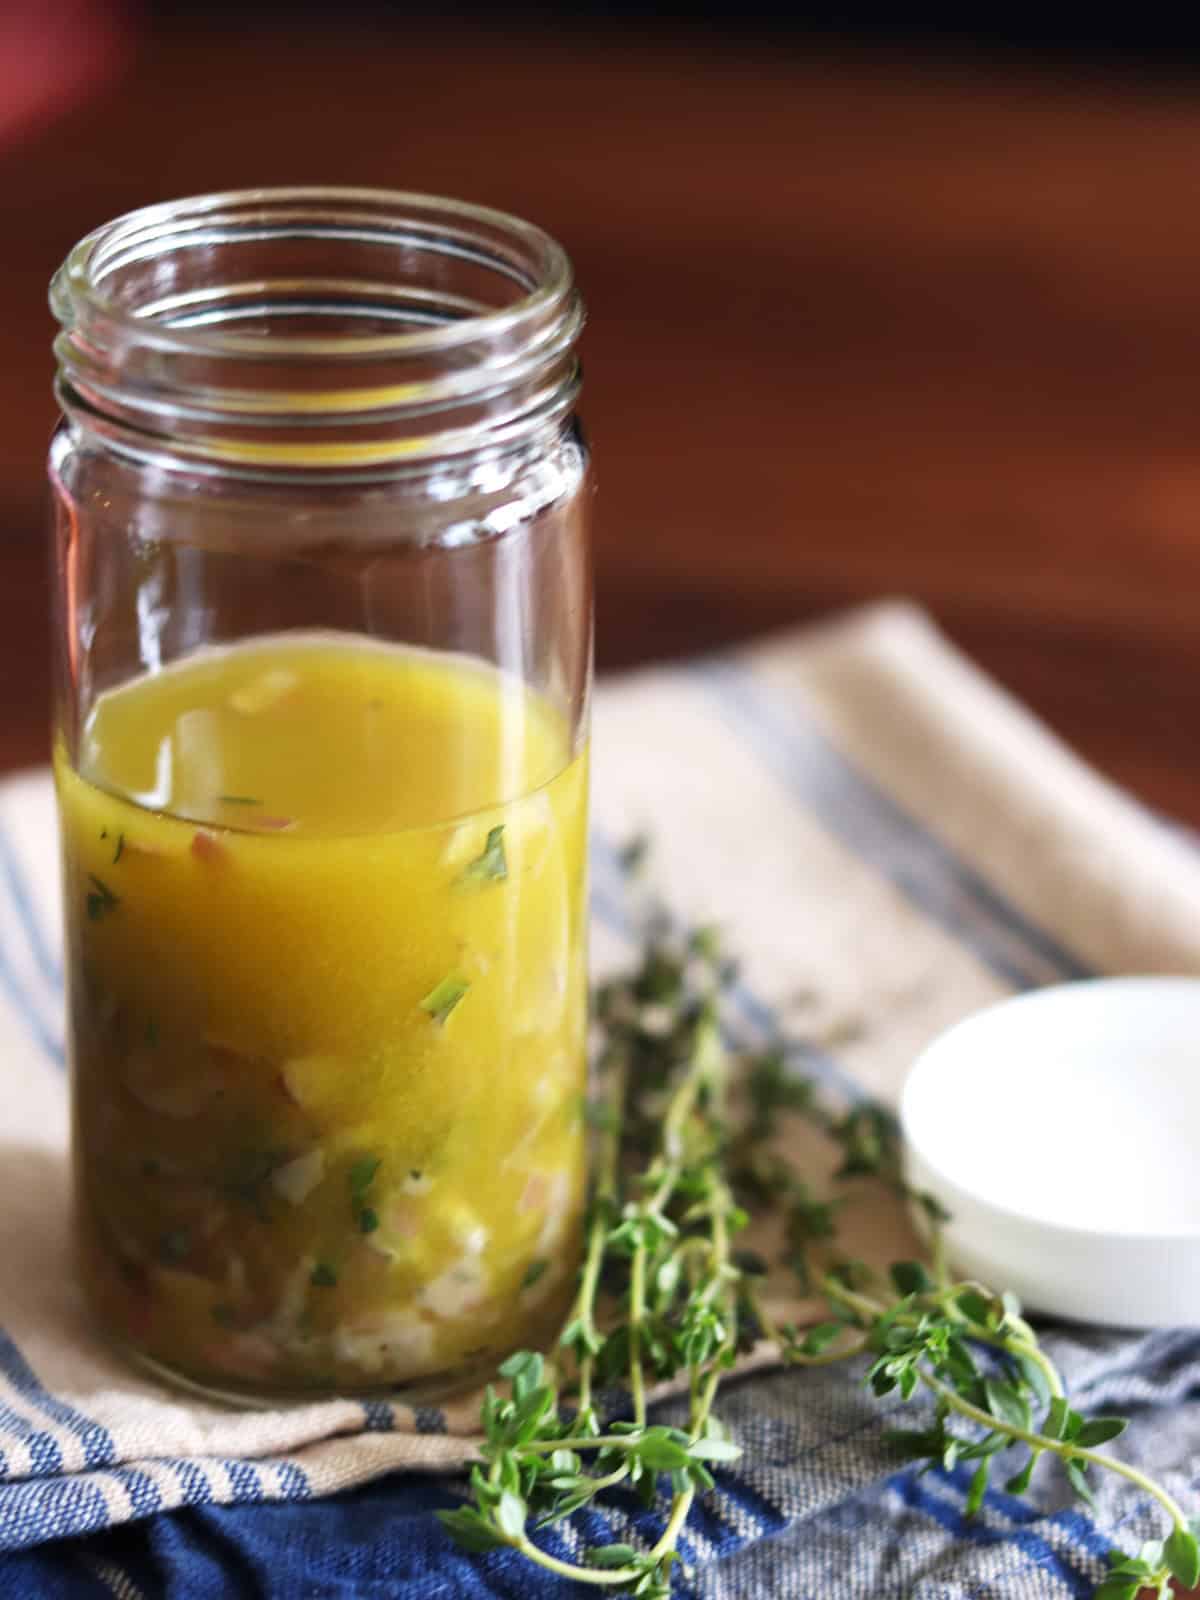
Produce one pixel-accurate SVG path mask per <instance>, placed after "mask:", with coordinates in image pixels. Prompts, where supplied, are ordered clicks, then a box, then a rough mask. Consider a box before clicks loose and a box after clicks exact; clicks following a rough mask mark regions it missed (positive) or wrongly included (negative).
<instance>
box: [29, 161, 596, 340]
mask: <svg viewBox="0 0 1200 1600" xmlns="http://www.w3.org/2000/svg"><path fill="white" fill-rule="evenodd" d="M278 205H298V206H311V207H324V208H334V209H337V210H339V211H340V210H341V208H343V207H356V206H367V207H375V208H376V216H375V218H374V219H373V220H376V221H378V220H380V218H382V217H384V216H386V215H389V214H392V215H396V216H399V215H403V214H407V215H408V219H409V220H410V221H411V219H412V216H413V214H414V213H419V214H421V215H422V216H423V217H425V218H428V219H429V220H433V219H434V218H435V217H439V216H440V217H442V218H443V219H445V220H446V221H448V222H450V223H451V224H453V223H459V224H465V225H470V224H475V225H476V226H482V227H489V228H493V229H495V230H496V231H497V232H499V233H501V234H505V235H507V236H508V237H509V238H510V239H511V240H512V242H513V243H514V244H517V245H522V246H524V247H525V248H526V249H528V250H529V251H530V253H531V255H532V256H533V258H534V259H535V260H536V261H537V262H538V264H539V267H540V274H539V277H538V279H537V281H536V282H534V283H533V284H532V286H530V287H529V288H528V289H527V292H526V293H525V294H524V295H523V296H521V297H520V298H518V299H516V300H514V301H513V303H512V304H511V305H508V306H504V307H501V308H498V309H496V310H488V311H481V312H475V313H469V314H468V315H466V316H463V317H460V318H458V319H456V320H455V321H452V322H443V323H439V324H437V325H436V326H430V327H427V328H419V329H411V328H410V329H406V330H405V331H404V332H402V333H373V334H368V335H353V336H351V335H342V336H333V337H329V336H324V337H322V338H320V339H313V338H311V337H307V338H306V337H304V336H297V335H293V334H283V335H279V334H244V333H240V334H239V333H231V332H230V331H229V330H228V329H224V328H220V327H202V328H195V327H193V328H187V329H182V328H178V327H171V326H165V325H164V324H162V323H161V322H156V321H151V320H150V319H148V318H146V317H144V316H139V315H138V314H137V312H136V311H130V310H128V309H126V308H125V307H124V306H122V305H120V304H119V303H118V302H117V301H116V300H115V298H114V297H113V296H112V295H111V294H110V293H107V292H106V291H105V289H104V287H103V278H101V280H100V281H99V282H98V281H97V269H103V271H104V276H107V275H108V274H109V273H111V272H112V271H113V270H115V267H116V266H117V265H120V264H125V263H126V262H127V261H128V260H129V259H132V258H131V257H130V256H128V255H126V256H125V257H124V259H122V257H121V256H120V254H119V252H120V251H122V250H125V251H128V250H129V249H131V248H133V249H136V248H137V247H139V246H140V247H141V249H142V250H143V251H146V250H148V249H149V248H150V247H151V246H154V245H158V246H159V247H160V248H161V249H164V250H165V249H170V248H172V247H178V246H179V245H181V244H183V243H185V242H186V238H187V229H188V227H189V226H191V225H203V224H204V223H205V222H209V223H211V222H215V221H217V220H218V219H220V218H221V217H222V216H223V215H225V214H227V213H229V212H230V211H234V212H236V213H237V214H239V215H240V216H242V217H243V218H244V219H250V218H252V216H253V210H251V209H249V208H260V209H262V208H271V207H274V206H278ZM343 220H353V213H352V214H351V215H350V216H343ZM362 220H364V221H366V220H368V219H367V218H365V217H364V218H363V219H362ZM515 281H518V282H519V281H520V280H519V279H515ZM573 292H574V275H573V273H572V270H571V263H570V258H569V257H568V255H567V253H566V251H565V250H564V249H563V248H562V246H561V245H560V244H558V243H557V241H556V240H555V239H553V238H552V237H551V235H550V234H548V233H546V232H545V230H544V229H542V228H539V227H537V226H536V225H535V224H534V223H530V222H526V221H524V220H523V219H522V218H520V217H518V216H516V215H514V214H512V213H510V212H506V211H500V210H496V209H494V208H492V207H490V206H482V205H477V204H475V203H473V202H470V201H465V200H454V199H450V198H446V197H443V196H440V195H434V194H428V193H423V192H421V191H418V190H406V189H377V188H370V187H347V186H338V185H290V186H285V187H269V188H258V189H229V190H221V191H217V192H214V193H211V194H203V195H193V196H188V197H186V198H184V199H179V200H167V201H161V202H158V203H155V204H152V205H147V206H140V207H138V208H137V209H135V210H133V211H127V212H125V213H123V214H122V215H121V216H118V217H114V218H112V219H111V220H110V221H108V222H105V223H102V224H101V225H100V226H99V227H97V228H94V229H92V231H91V232H90V233H87V234H85V235H84V237H83V238H82V239H80V240H79V242H78V243H77V244H76V245H74V246H73V247H72V249H71V250H70V251H69V252H68V254H67V256H66V259H65V260H64V261H63V263H62V265H61V267H60V268H59V269H58V271H57V272H56V273H55V274H54V277H53V279H52V281H51V289H50V304H51V309H52V310H53V311H54V314H55V317H56V318H57V320H58V321H59V323H60V324H61V325H62V326H63V327H69V326H70V325H71V323H72V322H73V321H74V320H75V318H76V317H77V316H78V314H79V313H80V312H85V313H90V314H91V315H93V316H99V317H101V318H102V319H103V320H104V321H105V322H106V323H107V324H108V325H109V326H110V327H111V328H113V329H114V330H116V331H118V332H120V333H124V334H125V335H126V336H128V337H129V338H131V339H133V340H136V342H137V343H138V344H139V345H140V346H141V347H143V348H146V349H151V350H158V351H161V352H163V353H169V354H176V355H195V356H208V357H212V356H221V355H228V356H233V357H251V358H252V357H254V356H263V357H269V358H270V359H271V360H278V359H280V358H286V357H288V356H289V355H294V356H297V357H301V358H304V359H308V358H311V357H313V356H322V357H327V358H337V357H345V356H385V357H386V356H396V357H409V356H421V355H425V354H429V355H436V354H438V353H439V352H442V351H448V350H452V349H453V348H454V347H455V346H458V345H462V344H466V343H470V342H472V341H475V340H479V339H500V338H511V337H512V336H514V335H515V336H517V337H519V336H520V334H521V331H522V329H523V328H525V327H526V326H528V325H530V324H536V323H537V322H539V321H540V320H541V319H543V318H544V317H546V316H547V315H548V314H553V312H554V310H555V309H557V307H559V306H563V307H565V306H566V304H567V303H568V302H569V300H570V298H571V296H572V294H573Z"/></svg>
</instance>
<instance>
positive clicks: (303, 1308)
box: [56, 635, 586, 1395]
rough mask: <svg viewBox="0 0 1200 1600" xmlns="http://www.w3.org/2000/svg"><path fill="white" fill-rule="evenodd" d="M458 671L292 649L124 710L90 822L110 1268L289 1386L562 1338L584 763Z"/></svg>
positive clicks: (89, 1029) (119, 1314)
mask: <svg viewBox="0 0 1200 1600" xmlns="http://www.w3.org/2000/svg"><path fill="white" fill-rule="evenodd" d="M566 745H567V736H566V733H565V731H564V729H563V726H562V724H561V722H560V721H559V719H558V718H557V716H556V715H555V714H554V712H553V711H552V710H551V709H550V708H549V707H548V706H547V705H546V704H545V703H543V702H542V701H540V700H538V699H537V698H536V697H534V696H533V695H531V694H530V693H529V692H528V691H526V690H524V689H521V688H519V687H517V686H515V685H514V684H513V683H512V682H511V681H509V680H506V679H502V678H501V677H500V675H498V674H496V673H495V672H493V671H491V670H490V669H488V668H486V667H484V666H482V665H480V664H474V663H471V662H468V661H464V660H461V659H459V658H455V657H445V656H441V657H439V656H435V655H433V654H431V653H425V652H418V651H406V650H401V649H398V648H393V647H384V646H370V645H363V644H360V643H351V642H348V641H341V640H339V639H337V638H336V636H304V635H300V636H289V637H288V638H287V639H286V640H285V639H283V638H282V637H281V638H277V639H273V640H265V641H262V642H259V643H256V644H254V645H244V646H239V647H237V648H235V649H230V650H227V651H222V652H215V651H214V652H207V653H204V654H201V655H198V656H195V657H193V658H191V659H189V660H188V661H186V662H184V663H182V664H180V665H177V666H175V667H172V668H170V669H168V670H167V671H165V672H162V673H159V674H157V675H156V676H154V677H151V678H146V679H141V680H138V681H136V682H135V683H133V684H130V685H128V686H126V687H124V688H121V689H119V690H116V691H113V692H111V693H109V694H108V695H106V696H104V697H103V698H102V699H101V700H100V701H99V702H98V703H97V705H96V707H95V709H94V711H93V713H92V715H91V717H90V719H89V721H88V723H87V725H86V727H85V729H84V731H83V734H82V738H81V745H80V752H79V763H78V770H75V769H73V768H72V766H71V765H70V763H69V762H68V760H67V758H66V754H65V751H64V750H63V749H62V748H61V747H60V748H59V750H58V752H57V755H56V769H57V779H58V785H59V791H60V799H61V808H62V816H63V830H64V858H65V869H66V870H65V883H66V897H67V898H66V909H67V927H68V951H69V962H70V978H71V982H70V993H71V1019H70V1020H71V1036H72V1052H73V1060H74V1070H75V1074H76V1084H77V1116H76V1138H75V1158H76V1172H77V1187H78V1195H79V1213H80V1219H81V1231H82V1243H83V1251H82V1263H83V1273H84V1278H85V1282H86V1286H87V1289H88V1293H89V1296H90V1298H91V1300H92V1303H93V1306H94V1308H95V1310H96V1312H97V1314H98V1316H99V1317H100V1319H101V1321H102V1322H103V1324H104V1325H105V1327H106V1328H107V1330H108V1331H109V1332H110V1334H111V1335H113V1336H114V1337H116V1338H117V1339H119V1340H120V1341H121V1342H122V1343H123V1344H125V1345H126V1346H127V1347H129V1348H130V1349H132V1350H133V1351H134V1352H135V1353H137V1354H139V1355H141V1356H143V1357H145V1358H147V1359H149V1360H151V1361H153V1362H155V1363H157V1364H158V1365H160V1366H162V1367H165V1368H167V1369H169V1370H170V1371H172V1372H175V1373H177V1374H180V1375H182V1376H184V1377H186V1378H188V1379H190V1380H192V1381H195V1382H199V1383H201V1384H209V1385H212V1386H214V1387H219V1388H221V1389H229V1390H238V1389H242V1390H245V1391H247V1392H253V1393H259V1394H264V1395H270V1394H283V1393H289V1392H306V1391H307V1392H312V1391H314V1390H328V1389H331V1388H337V1389H342V1390H350V1391H354V1390H359V1391H363V1390H372V1389H378V1388H388V1387H393V1386H396V1385H402V1384H417V1385H423V1386H426V1387H428V1386H429V1385H430V1384H433V1385H438V1384H441V1383H444V1382H447V1381H452V1380H453V1378H454V1377H455V1376H456V1374H458V1373H460V1372H462V1371H463V1370H464V1369H465V1368H467V1367H468V1366H472V1367H474V1366H477V1365H480V1364H483V1363H486V1361H487V1360H488V1359H489V1358H496V1357H499V1356H501V1355H503V1353H504V1352H506V1351H508V1350H511V1349H512V1348H514V1346H517V1345H520V1344H525V1343H529V1342H531V1341H532V1340H534V1339H536V1338H538V1337H540V1336H543V1335H544V1334H545V1333H546V1332H547V1331H548V1329H549V1328H550V1326H551V1325H552V1324H553V1323H554V1321H555V1319H556V1317H557V1316H558V1315H559V1314H560V1313H561V1311H562V1309H563V1300H564V1297H565V1296H566V1295H568V1294H569V1292H570V1287H571V1281H572V1277H573V1268H574V1265H575V1261H576V1259H577V1249H578V1233H579V1217H580V1211H581V1206H582V1196H583V1184H584V1165H583V1163H584V1153H583V1130H582V1124H581V1119H580V1118H579V1116H578V1106H579V1103H580V1096H581V1093H582V1090H583V1086H584V1048H585V1012H586V997H585V983H586V978H585V962H584V954H585V952H584V926H585V923H584V918H585V904H584V892H585V837H586V815H585V812H586V757H585V756H577V757H574V758H573V759H572V756H571V753H570V752H569V750H568V749H567V748H566Z"/></svg>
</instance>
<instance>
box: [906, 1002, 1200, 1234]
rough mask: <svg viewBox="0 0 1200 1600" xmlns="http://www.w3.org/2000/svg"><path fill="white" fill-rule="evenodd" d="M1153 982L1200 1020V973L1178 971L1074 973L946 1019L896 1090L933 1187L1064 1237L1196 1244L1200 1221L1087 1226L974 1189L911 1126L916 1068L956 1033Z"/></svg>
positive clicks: (955, 1039)
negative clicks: (1000, 1017) (1191, 1003)
mask: <svg viewBox="0 0 1200 1600" xmlns="http://www.w3.org/2000/svg"><path fill="white" fill-rule="evenodd" d="M1154 988H1169V989H1172V990H1174V991H1176V992H1178V993H1189V992H1190V993H1191V994H1192V995H1193V996H1194V999H1195V1002H1196V1014H1197V1021H1198V1023H1200V977H1188V976H1185V975H1182V974H1178V973H1163V974H1158V973H1149V972H1148V973H1128V974H1123V975H1122V976H1120V977H1095V978H1077V979H1073V980H1072V981H1070V982H1068V983H1055V984H1047V985H1045V986H1044V987H1043V988H1040V989H1029V990H1026V991H1025V992H1023V993H1021V994H1014V995H1006V996H1005V997H1004V998H1003V999H1001V1000H995V1001H992V1002H991V1003H990V1004H988V1005H985V1006H981V1007H980V1008H979V1009H978V1010H977V1011H972V1012H970V1013H969V1014H968V1015H967V1016H965V1017H960V1018H959V1020H958V1021H957V1022H953V1023H951V1024H950V1026H949V1027H948V1028H945V1029H943V1030H942V1032H941V1033H939V1034H937V1035H935V1037H934V1038H932V1039H931V1040H930V1041H929V1043H928V1044H926V1045H925V1046H924V1048H923V1049H922V1050H921V1051H920V1053H919V1054H918V1056H917V1057H916V1059H915V1060H914V1062H913V1064H912V1066H911V1067H910V1068H909V1071H908V1076H907V1077H906V1078H905V1081H904V1087H903V1089H902V1090H901V1093H900V1105H899V1118H900V1127H901V1132H902V1135H903V1141H904V1145H905V1147H906V1151H907V1150H911V1151H913V1152H914V1153H915V1154H916V1155H917V1157H918V1158H919V1159H920V1161H921V1162H922V1164H923V1165H924V1167H925V1168H926V1170H927V1172H928V1173H929V1174H931V1176H932V1181H933V1186H934V1188H935V1189H936V1185H937V1183H938V1182H941V1183H944V1184H945V1185H946V1187H947V1189H950V1190H954V1191H955V1192H957V1193H959V1194H962V1195H965V1196H967V1197H968V1198H969V1199H970V1200H971V1201H972V1203H973V1204H975V1205H977V1206H979V1207H980V1208H981V1209H985V1210H987V1211H989V1212H991V1213H992V1214H993V1215H994V1216H996V1217H1001V1218H1006V1219H1009V1220H1011V1221H1014V1222H1017V1223H1020V1224H1022V1225H1024V1226H1027V1227H1033V1228H1040V1229H1044V1230H1046V1231H1047V1232H1049V1233H1053V1234H1057V1235H1059V1236H1060V1237H1063V1238H1075V1239H1079V1240H1081V1241H1082V1240H1088V1241H1092V1242H1096V1241H1102V1240H1105V1241H1109V1242H1113V1243H1115V1242H1118V1241H1119V1242H1120V1244H1122V1245H1129V1246H1139V1245H1140V1246H1148V1247H1151V1248H1153V1247H1155V1246H1162V1245H1171V1244H1176V1245H1177V1244H1180V1243H1189V1242H1195V1243H1198V1244H1200V1222H1193V1223H1186V1224H1182V1223H1181V1224H1180V1225H1179V1226H1178V1227H1175V1228H1166V1227H1158V1228H1154V1229H1118V1228H1114V1227H1112V1226H1111V1225H1109V1224H1103V1225H1098V1226H1096V1227H1090V1226H1088V1225H1087V1224H1084V1223H1078V1222H1059V1221H1055V1220H1053V1219H1052V1218H1048V1217H1046V1216H1044V1215H1041V1214H1039V1213H1038V1212H1037V1211H1033V1210H1028V1209H1026V1208H1024V1207H1021V1206H1018V1205H1013V1204H1011V1203H1008V1202H1002V1201H998V1200H993V1199H990V1198H988V1197H987V1196H984V1195H980V1194H977V1193H975V1192H974V1191H972V1190H971V1189H970V1187H969V1186H968V1185H966V1184H964V1183H962V1182H961V1181H960V1180H958V1179H955V1178H951V1177H949V1176H948V1175H947V1174H945V1173H944V1172H943V1171H942V1169H941V1166H940V1165H939V1163H938V1162H937V1161H936V1160H934V1159H932V1158H931V1157H930V1155H929V1154H928V1152H927V1151H926V1150H925V1149H923V1148H922V1146H921V1144H920V1142H919V1141H918V1140H917V1139H915V1138H913V1136H912V1132H911V1126H912V1111H911V1102H912V1100H913V1099H914V1098H915V1091H914V1084H915V1082H916V1079H917V1077H918V1074H919V1073H920V1072H921V1070H922V1068H923V1067H925V1065H926V1063H927V1061H928V1059H929V1057H931V1056H932V1055H933V1054H934V1053H935V1052H936V1053H937V1054H938V1055H939V1056H940V1055H941V1054H942V1053H943V1051H944V1050H945V1048H946V1047H950V1048H951V1049H953V1048H954V1047H955V1045H956V1044H958V1043H959V1042H960V1040H959V1035H960V1034H964V1033H972V1032H974V1031H975V1030H976V1029H977V1028H978V1027H980V1026H983V1027H985V1028H986V1027H987V1025H988V1022H989V1020H990V1019H991V1018H993V1017H994V1016H995V1015H996V1014H997V1013H999V1012H1004V1013H1005V1014H1009V1013H1011V1012H1012V1011H1013V1010H1015V1009H1016V1008H1017V1007H1021V1008H1022V1009H1023V1008H1025V1007H1028V1006H1034V1005H1036V1004H1038V1003H1039V1002H1044V1001H1047V1000H1049V1001H1051V1003H1053V1002H1055V1001H1058V1000H1060V999H1061V998H1062V997H1063V996H1066V995H1068V994H1070V995H1072V996H1082V995H1083V994H1085V993H1088V994H1097V993H1099V994H1100V996H1101V1003H1103V1001H1104V999H1106V998H1107V997H1108V996H1109V995H1116V994H1119V993H1125V994H1128V993H1131V992H1134V991H1137V990H1140V991H1142V992H1145V991H1147V990H1150V989H1154ZM1197 1040H1198V1041H1200V1027H1198V1029H1197ZM1197 1051H1198V1055H1200V1043H1198V1047H1197ZM952 1222H953V1219H952ZM952 1222H951V1225H952Z"/></svg>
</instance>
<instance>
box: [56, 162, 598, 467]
mask: <svg viewBox="0 0 1200 1600" xmlns="http://www.w3.org/2000/svg"><path fill="white" fill-rule="evenodd" d="M50 299H51V306H52V308H53V310H54V314H55V316H56V317H57V319H58V321H59V323H60V324H61V328H62V331H61V332H60V334H59V336H58V338H57V340H56V341H55V353H56V356H57V359H58V378H57V393H58V397H59V401H60V404H61V405H62V408H63V411H64V413H65V414H66V416H67V417H68V419H69V420H70V422H71V424H72V425H73V426H75V427H77V428H80V429H82V430H84V431H85V432H87V433H89V434H90V435H92V436H94V437H96V438H97V439H99V440H101V441H103V442H104V443H106V444H107V445H108V446H109V447H110V448H112V449H113V450H115V451H118V452H120V453H122V454H127V455H131V456H134V457H136V458H138V459H141V460H145V461H152V462H154V463H156V464H157V465H160V466H165V467H171V466H180V467H185V468H186V469H187V470H189V471H197V470H200V471H208V472H213V473H219V474H236V475H252V476H271V477H274V476H277V475H286V476H289V477H292V476H295V475H302V476H304V477H306V478H308V477H319V478H321V479H323V480H324V479H328V478H330V477H344V476H346V475H352V476H354V477H361V476H363V475H367V476H371V477H374V476H382V477H388V476H391V475H393V474H395V473H397V472H403V471H406V470H411V469H413V468H419V467H421V466H422V465H428V464H429V463H432V462H437V461H444V460H446V459H452V458H459V459H461V458H463V457H469V456H477V455H487V454H493V453H498V452H508V451H510V450H513V449H522V448H525V447H527V446H529V445H530V444H531V443H533V442H534V441H535V440H537V439H538V437H539V436H541V435H544V434H547V433H553V432H556V431H558V430H559V429H560V428H561V427H562V425H563V423H564V421H565V420H566V419H567V418H568V417H569V415H570V413H571V410H572V408H573V405H574V402H575V397H576V395H577V393H578V389H579V368H578V361H577V358H576V354H575V344H576V341H577V339H578V337H579V333H580V330H581V327H582V323H583V308H582V304H581V302H580V299H579V296H578V294H577V292H576V290H575V287H574V282H573V278H572V273H571V266H570V262H569V261H568V259H567V257H566V255H565V253H564V252H563V250H562V249H561V248H560V247H559V246H558V245H557V244H556V243H555V242H554V241H553V240H552V239H551V238H550V237H549V236H548V235H547V234H545V233H543V232H541V230H540V229H537V228H534V227H532V226H530V225H529V224H527V223H524V222H521V221H520V220H518V219H517V218H515V217H510V216H506V215H504V214H503V213H500V212H495V211H489V210H485V209H484V208H482V207H477V206H468V205H463V204H460V203H458V202H455V201H451V200H442V199H437V198H434V197H430V196H425V195H415V194H404V193H393V192H388V191H378V190H368V189H273V190H271V189H268V190H248V191H244V192H240V193H234V194H220V195H210V196H204V197H201V198H199V199H193V200H183V201H177V202H172V203H170V204H167V205H161V206H151V207H147V208H145V209H144V210H141V211H135V212H132V213H130V214H129V215H128V216H125V217H121V218H118V219H117V220H116V221H115V222H111V223H108V224H106V225H105V226H104V227H102V228H100V229H98V230H97V231H96V232H94V233H92V234H89V235H88V237H87V238H85V239H84V240H82V241H81V243H80V244H78V245H77V246H76V247H75V249H74V250H73V251H72V252H71V254H70V255H69V256H68V257H67V260H66V261H65V262H64V264H63V266H62V267H61V268H60V269H59V271H58V273H57V274H56V275H55V278H54V281H53V284H52V286H51V296H50Z"/></svg>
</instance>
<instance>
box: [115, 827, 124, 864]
mask: <svg viewBox="0 0 1200 1600" xmlns="http://www.w3.org/2000/svg"><path fill="white" fill-rule="evenodd" d="M124 854H125V835H124V834H123V833H119V834H118V835H117V848H116V849H115V850H114V851H113V866H114V867H115V866H116V864H117V862H118V861H120V859H121V857H122V856H123V855H124Z"/></svg>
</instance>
